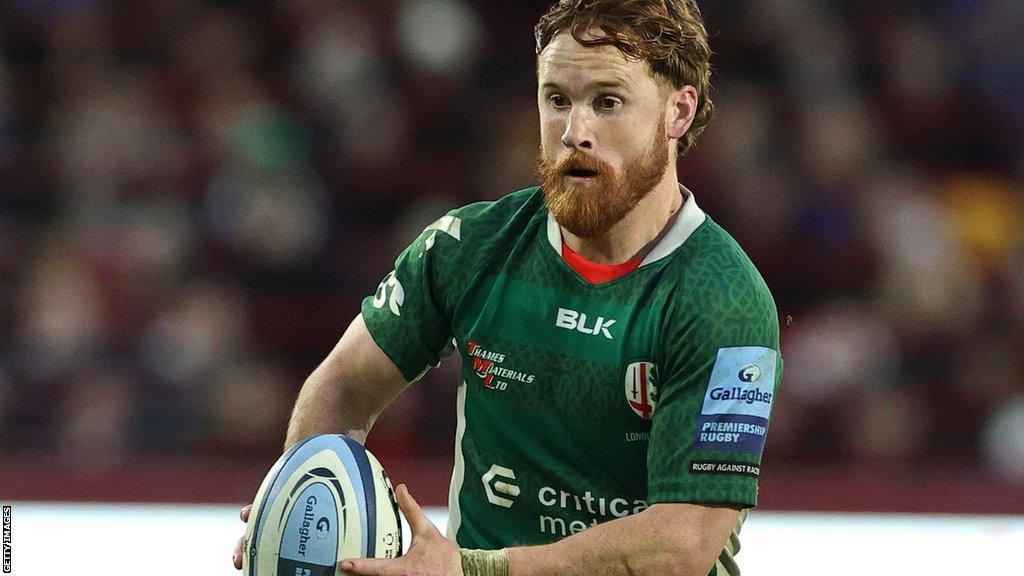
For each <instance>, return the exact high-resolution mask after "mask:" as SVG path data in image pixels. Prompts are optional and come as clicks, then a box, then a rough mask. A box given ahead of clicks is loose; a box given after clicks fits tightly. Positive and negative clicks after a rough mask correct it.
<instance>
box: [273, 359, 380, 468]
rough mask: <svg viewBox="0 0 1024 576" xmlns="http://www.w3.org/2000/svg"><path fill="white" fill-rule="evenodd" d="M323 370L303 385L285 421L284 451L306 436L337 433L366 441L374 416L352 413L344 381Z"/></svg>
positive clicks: (311, 376)
mask: <svg viewBox="0 0 1024 576" xmlns="http://www.w3.org/2000/svg"><path fill="white" fill-rule="evenodd" d="M324 372H325V371H321V370H320V369H319V368H318V369H317V370H316V371H314V372H313V373H312V374H310V375H309V378H307V379H306V382H305V383H304V384H303V385H302V390H300V391H299V396H298V398H297V399H296V400H295V408H293V409H292V416H291V420H289V422H288V435H287V438H286V439H285V443H284V448H285V450H287V449H288V448H290V447H291V446H293V445H294V444H295V443H296V442H298V441H299V440H302V439H303V438H306V437H307V436H312V435H314V434H329V433H336V432H340V433H342V434H345V435H347V436H349V437H350V438H352V439H353V440H355V441H357V442H359V443H360V444H365V443H366V435H367V433H369V431H370V427H371V426H372V425H373V417H372V416H371V415H368V414H357V413H355V410H352V408H353V403H352V402H346V401H345V391H344V383H343V382H340V381H338V380H339V378H338V376H333V378H332V375H330V374H325V373H324Z"/></svg>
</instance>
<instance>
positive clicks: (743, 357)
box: [694, 346, 778, 456]
mask: <svg viewBox="0 0 1024 576" xmlns="http://www.w3.org/2000/svg"><path fill="white" fill-rule="evenodd" d="M777 363H778V353H777V352H776V351H775V350H772V349H771V348H765V347H763V346H740V347H736V348H721V349H719V350H718V357H717V358H716V360H715V367H714V368H713V369H712V371H711V379H710V381H709V382H708V388H707V392H706V393H705V395H704V404H703V405H702V406H701V411H700V417H699V418H698V420H697V430H696V431H695V438H694V440H695V446H694V447H695V448H696V449H697V450H707V451H716V452H739V453H745V454H755V455H758V456H760V454H761V451H762V450H763V449H764V440H765V436H766V434H767V433H768V417H769V416H770V415H771V410H772V399H773V397H774V395H775V374H776V366H777Z"/></svg>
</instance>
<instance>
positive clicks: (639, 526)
mask: <svg viewBox="0 0 1024 576" xmlns="http://www.w3.org/2000/svg"><path fill="white" fill-rule="evenodd" d="M670 506H675V507H678V506H685V505H670ZM676 510H678V508H676ZM666 512H667V511H666V510H655V509H654V508H650V509H648V510H646V511H645V512H644V513H642V514H637V515H635V516H628V517H626V518H619V519H616V520H612V521H610V522H606V523H604V524H599V525H597V526H594V527H592V528H588V529H587V530H584V531H582V532H578V533H576V534H574V535H572V536H569V537H568V538H565V539H563V540H560V541H558V542H555V543H553V544H548V545H544V546H531V547H522V548H510V549H509V550H508V552H509V576H554V575H560V576H632V575H652V576H653V575H657V576H666V575H700V576H703V575H704V574H707V573H708V571H709V570H710V569H711V566H712V565H713V564H714V562H715V558H716V557H717V556H718V554H719V553H720V552H721V550H722V548H723V547H724V546H725V540H726V538H728V534H729V532H730V531H731V529H732V526H733V525H735V522H736V514H737V512H736V511H735V510H732V509H731V508H724V509H719V510H718V511H716V512H715V513H714V516H711V515H706V516H705V517H704V518H698V517H697V516H692V517H689V518H687V519H686V520H685V521H682V522H680V521H679V520H680V518H686V517H678V516H675V515H674V514H675V511H672V512H667V513H666ZM686 513H687V514H690V513H691V511H690V510H686ZM696 513H697V514H700V515H704V512H703V511H696ZM693 521H696V522H693ZM723 534H725V536H724V537H723V536H722V535H723Z"/></svg>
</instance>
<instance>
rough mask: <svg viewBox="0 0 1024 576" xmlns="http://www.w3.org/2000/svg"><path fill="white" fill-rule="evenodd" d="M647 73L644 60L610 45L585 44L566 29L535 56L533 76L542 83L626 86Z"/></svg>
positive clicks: (648, 71)
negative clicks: (535, 72) (630, 55)
mask: <svg viewBox="0 0 1024 576" xmlns="http://www.w3.org/2000/svg"><path fill="white" fill-rule="evenodd" d="M649 76H650V68H649V66H648V65H647V63H646V62H644V61H642V60H636V59H632V58H626V56H625V54H623V53H622V52H621V51H620V50H619V49H618V48H616V47H615V46H612V45H610V44H601V45H597V46H585V45H583V44H580V43H579V42H577V41H576V39H575V38H573V37H572V34H570V33H568V32H560V33H558V34H557V35H556V36H555V37H554V38H552V40H551V42H550V43H549V44H548V45H547V46H546V47H545V48H544V50H543V51H542V52H541V53H540V55H539V56H538V57H537V77H538V79H539V80H540V82H541V84H542V85H543V84H544V83H545V82H553V83H570V82H571V83H576V82H583V83H592V82H602V83H608V82H617V83H621V84H625V85H629V84H632V83H633V82H636V81H638V80H640V79H642V78H644V77H649Z"/></svg>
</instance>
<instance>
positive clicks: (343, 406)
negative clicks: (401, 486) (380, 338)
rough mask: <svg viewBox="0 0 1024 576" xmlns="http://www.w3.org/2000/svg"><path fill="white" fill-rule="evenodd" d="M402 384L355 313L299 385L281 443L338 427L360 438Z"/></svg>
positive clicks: (401, 377)
mask: <svg viewBox="0 0 1024 576" xmlns="http://www.w3.org/2000/svg"><path fill="white" fill-rule="evenodd" d="M408 385H409V383H408V382H406V380H405V378H404V377H403V376H402V373H401V372H400V371H399V369H398V367H397V366H395V364H394V362H392V361H391V359H390V358H388V356H387V355H386V354H384V351H382V350H381V349H380V347H379V346H378V345H377V343H376V342H374V340H373V337H372V336H370V332H369V331H368V330H367V329H366V323H365V322H364V321H363V315H362V314H360V315H358V316H356V318H355V320H353V321H352V323H351V324H350V325H349V327H348V329H347V330H345V334H344V335H342V337H341V340H339V341H338V344H337V345H336V346H335V347H334V349H333V350H331V353H330V354H328V355H327V358H325V359H324V361H323V362H322V363H321V364H320V365H319V366H317V368H316V370H313V373H312V374H310V375H309V377H308V378H306V382H305V383H304V384H303V385H302V390H300V391H299V397H298V399H296V401H295V408H294V409H293V410H292V416H291V420H290V421H289V423H288V435H287V439H286V440H285V445H284V449H285V450H288V448H289V447H291V446H292V445H293V444H295V443H296V442H298V441H299V440H302V439H303V438H306V437H307V436H312V435H314V434H328V433H338V432H340V433H343V434H346V435H347V436H349V437H351V438H352V439H354V440H356V441H358V442H360V443H365V442H366V435H367V433H369V431H370V427H371V426H373V422H374V421H375V420H376V419H377V416H378V415H379V414H380V413H381V412H382V411H383V410H384V408H385V407H387V405H388V404H390V403H391V401H392V400H394V399H395V397H396V396H398V394H399V393H401V392H402V390H404V389H405V387H406V386H408Z"/></svg>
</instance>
